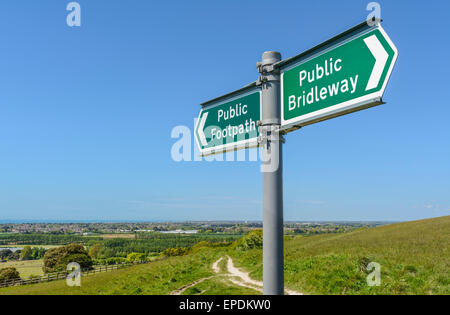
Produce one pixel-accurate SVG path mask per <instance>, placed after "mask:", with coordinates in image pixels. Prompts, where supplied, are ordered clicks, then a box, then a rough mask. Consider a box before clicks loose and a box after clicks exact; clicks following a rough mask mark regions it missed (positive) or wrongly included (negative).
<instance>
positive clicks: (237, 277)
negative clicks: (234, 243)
mask: <svg viewBox="0 0 450 315" xmlns="http://www.w3.org/2000/svg"><path fill="white" fill-rule="evenodd" d="M227 258H228V261H227V269H228V270H227V271H228V274H227V276H228V280H230V281H231V282H233V283H234V284H236V285H239V286H242V287H247V288H250V289H253V290H256V291H259V292H262V291H263V290H262V288H263V283H262V282H261V281H256V280H253V279H252V278H250V276H249V273H248V272H244V271H242V270H240V269H238V268H236V267H235V266H234V264H233V260H232V259H231V257H229V256H227ZM284 291H285V292H286V293H287V294H288V295H302V293H299V292H296V291H293V290H289V289H285V290H284Z"/></svg>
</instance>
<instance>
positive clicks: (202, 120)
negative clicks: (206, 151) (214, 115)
mask: <svg viewBox="0 0 450 315" xmlns="http://www.w3.org/2000/svg"><path fill="white" fill-rule="evenodd" d="M206 118H208V113H204V114H203V116H202V118H200V124H199V125H198V136H199V138H200V142H201V144H202V146H204V147H206V146H207V145H208V141H206V137H205V133H204V132H203V130H204V129H205V123H206Z"/></svg>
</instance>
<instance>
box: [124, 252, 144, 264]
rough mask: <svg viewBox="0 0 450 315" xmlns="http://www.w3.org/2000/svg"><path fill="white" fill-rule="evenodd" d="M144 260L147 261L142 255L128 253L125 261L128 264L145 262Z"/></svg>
mask: <svg viewBox="0 0 450 315" xmlns="http://www.w3.org/2000/svg"><path fill="white" fill-rule="evenodd" d="M146 259H147V256H146V255H145V254H142V253H130V254H128V256H127V260H128V261H129V262H138V261H145V260H146Z"/></svg>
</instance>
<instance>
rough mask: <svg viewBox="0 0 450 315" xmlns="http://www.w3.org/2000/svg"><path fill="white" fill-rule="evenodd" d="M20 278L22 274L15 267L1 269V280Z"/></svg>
mask: <svg viewBox="0 0 450 315" xmlns="http://www.w3.org/2000/svg"><path fill="white" fill-rule="evenodd" d="M14 279H20V274H19V272H18V271H17V269H16V268H14V267H9V268H3V269H0V282H3V281H8V280H14Z"/></svg>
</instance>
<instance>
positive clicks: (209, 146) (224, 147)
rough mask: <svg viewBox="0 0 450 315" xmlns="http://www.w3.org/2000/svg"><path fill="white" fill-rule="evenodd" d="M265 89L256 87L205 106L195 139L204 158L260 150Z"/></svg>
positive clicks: (253, 85) (215, 100)
mask: <svg viewBox="0 0 450 315" xmlns="http://www.w3.org/2000/svg"><path fill="white" fill-rule="evenodd" d="M261 105H262V102H261V89H260V88H259V87H257V86H256V85H255V84H252V85H251V86H250V87H248V88H244V89H241V90H238V91H236V92H233V93H230V94H227V95H224V96H222V97H219V98H217V99H214V100H212V101H209V102H206V103H204V104H202V106H203V108H202V110H201V111H200V115H199V117H198V120H197V123H196V127H195V139H196V141H197V144H198V146H199V149H200V152H201V154H202V155H210V154H218V153H223V152H227V151H234V150H239V149H245V148H252V147H257V146H258V142H257V141H258V136H259V131H258V121H260V120H261Z"/></svg>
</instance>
